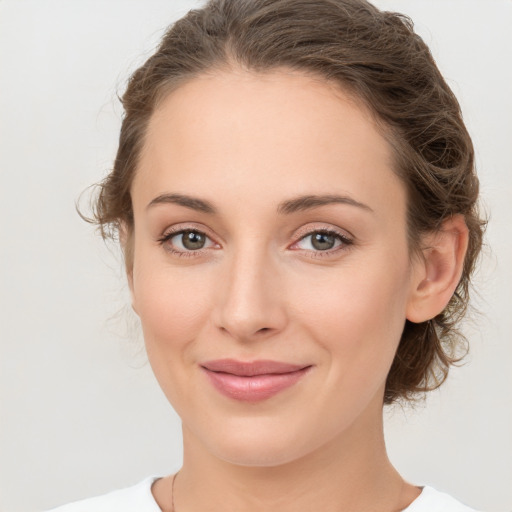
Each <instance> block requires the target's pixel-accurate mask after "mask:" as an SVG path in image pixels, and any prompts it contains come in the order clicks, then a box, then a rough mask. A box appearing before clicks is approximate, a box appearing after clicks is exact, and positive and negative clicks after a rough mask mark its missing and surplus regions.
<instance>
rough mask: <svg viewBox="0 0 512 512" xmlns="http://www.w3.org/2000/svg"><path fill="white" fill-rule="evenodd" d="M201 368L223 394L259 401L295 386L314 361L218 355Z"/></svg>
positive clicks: (248, 400)
mask: <svg viewBox="0 0 512 512" xmlns="http://www.w3.org/2000/svg"><path fill="white" fill-rule="evenodd" d="M201 368H202V370H203V371H204V372H205V374H206V375H207V376H208V378H209V381H210V383H211V384H212V385H213V386H214V387H215V388H216V389H217V391H219V392H220V393H222V394H223V395H225V396H227V397H229V398H233V399H235V400H241V401H244V402H258V401H261V400H266V399H268V398H270V397H272V396H274V395H277V394H278V393H280V392H281V391H284V390H285V389H287V388H289V387H291V386H293V385H294V384H295V383H297V382H298V381H299V380H300V379H301V378H302V377H303V376H304V375H305V374H306V373H307V372H308V371H309V370H310V369H311V365H297V364H290V363H283V362H280V361H270V360H259V361H250V362H244V361H237V360H235V359H218V360H215V361H207V362H205V363H202V364H201Z"/></svg>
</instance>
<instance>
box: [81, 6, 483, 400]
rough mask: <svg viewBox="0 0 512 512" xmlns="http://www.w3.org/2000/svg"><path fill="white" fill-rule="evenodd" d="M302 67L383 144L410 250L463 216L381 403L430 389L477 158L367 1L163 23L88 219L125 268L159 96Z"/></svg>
mask: <svg viewBox="0 0 512 512" xmlns="http://www.w3.org/2000/svg"><path fill="white" fill-rule="evenodd" d="M235 68H243V69H249V70H252V71H254V72H261V73H264V72H267V71H272V70H277V69H278V68H288V69H293V70H297V71H302V72H304V73H306V74H311V75H314V76H317V77H319V78H323V79H325V80H328V81H330V82H333V83H335V84H338V85H339V86H340V87H341V88H342V89H343V90H345V91H346V92H348V93H350V94H352V95H354V96H355V97H357V98H358V99H359V100H361V101H362V102H363V103H364V104H365V105H366V107H367V108H368V109H369V111H370V112H371V113H372V114H373V116H374V118H375V120H376V122H377V123H378V125H379V126H381V127H382V131H383V133H384V135H385V137H386V139H387V140H388V142H389V143H390V145H391V147H392V150H393V155H394V171H395V172H396V174H397V175H398V176H399V177H400V179H401V180H402V181H403V183H404V185H405V187H406V190H407V202H408V204H407V221H408V236H409V246H410V251H411V252H412V251H421V239H422V235H423V234H426V233H429V232H435V231H436V230H439V229H440V227H441V225H442V223H443V222H444V221H445V220H447V219H449V218H450V217H451V216H453V215H455V214H462V215H463V216H464V218H465V221H466V225H467V227H468V228H469V247H468V250H467V253H466V256H465V262H464V268H463V274H462V277H461V279H460V282H459V284H458V286H457V289H456V291H455V293H454V295H453V296H452V298H451V300H450V302H449V304H448V305H447V307H446V308H445V309H444V311H442V312H441V313H440V314H439V315H437V316H436V317H435V318H433V319H431V320H428V321H426V322H422V323H412V322H410V321H408V320H407V321H406V323H405V327H404V330H403V334H402V337H401V340H400V344H399V346H398V350H397V353H396V356H395V358H394V361H393V364H392V366H391V369H390V372H389V374H388V377H387V382H386V389H385V395H384V403H385V404H390V403H392V402H395V401H397V400H399V399H406V400H409V399H414V398H416V397H418V396H420V395H423V394H424V392H426V391H429V390H431V389H435V388H437V387H438V386H440V385H441V383H442V382H444V380H445V379H446V377H447V374H448V370H449V368H450V366H451V365H452V364H454V363H456V362H457V361H459V360H460V359H461V354H463V353H465V349H466V343H465V339H464V337H463V336H462V334H461V333H460V332H459V330H458V329H457V327H458V325H459V322H460V319H461V318H462V316H463V315H464V314H465V312H466V309H467V305H468V300H469V293H468V289H469V285H470V278H471V275H472V272H473V269H474V267H475V262H476V260H477V256H478V254H479V252H480V248H481V245H482V235H483V229H484V225H485V223H484V221H483V220H481V218H480V217H479V213H478V203H477V199H478V179H477V176H476V173H475V169H474V150H473V145H472V142H471V138H470V136H469V134H468V132H467V129H466V127H465V125H464V122H463V119H462V115H461V110H460V106H459V103H458V101H457V99H456V97H455V96H454V94H453V92H452V91H451V90H450V88H449V87H448V85H447V84H446V82H445V80H444V79H443V77H442V75H441V73H440V72H439V70H438V68H437V66H436V64H435V62H434V59H433V57H432V55H431V53H430V51H429V49H428V47H427V45H426V44H425V43H424V42H423V40H422V39H421V38H420V36H419V35H417V34H416V33H415V32H414V29H413V23H412V21H411V20H410V19H409V18H408V17H406V16H404V15H402V14H397V13H392V12H385V11H380V10H379V9H377V8H376V7H374V6H373V5H372V4H370V3H368V2H366V1H365V0H210V1H209V2H207V3H206V4H205V5H204V7H203V8H200V9H194V10H191V11H189V12H188V13H187V14H186V15H185V16H184V17H182V18H181V19H179V20H178V21H176V22H175V23H174V24H172V25H171V26H170V27H169V28H168V29H167V31H166V33H165V35H164V36H163V38H162V40H161V43H160V45H159V47H158V48H157V50H156V51H155V53H154V54H153V55H152V56H151V57H150V58H149V59H147V61H146V62H145V63H144V64H143V65H142V66H141V67H140V68H138V69H137V70H136V71H135V72H134V73H133V74H132V75H131V77H130V79H129V81H128V85H127V88H126V91H125V92H124V94H123V96H122V104H123V108H124V117H123V121H122V126H121V132H120V138H119V146H118V151H117V156H116V158H115V162H114V167H113V170H112V171H111V173H110V174H109V175H108V176H107V177H106V178H105V179H104V180H103V181H102V182H101V183H100V184H99V185H98V190H97V195H96V196H95V198H94V202H93V214H92V217H91V218H90V219H89V220H92V222H94V223H97V225H98V226H99V228H100V231H101V233H102V236H103V237H104V238H109V237H110V238H117V236H118V234H119V230H120V228H121V226H122V227H123V230H124V232H125V234H126V238H125V241H124V244H123V250H124V255H125V262H126V265H127V267H128V268H130V266H131V265H132V240H131V237H132V230H133V210H132V201H131V196H130V189H131V185H132V182H133V178H134V175H135V173H136V172H137V164H138V159H139V156H140V153H141V150H142V148H143V146H144V137H145V133H146V129H147V126H148V122H149V119H150V117H151V115H152V113H153V112H154V110H155V108H157V106H158V104H159V102H160V101H161V99H163V98H164V97H165V96H166V95H167V94H169V93H170V92H171V91H172V90H174V89H176V88H177V87H179V86H180V84H183V83H184V82H187V81H189V80H192V79H193V78H194V77H196V76H199V75H201V74H204V73H207V72H212V71H215V70H216V69H219V70H222V69H235Z"/></svg>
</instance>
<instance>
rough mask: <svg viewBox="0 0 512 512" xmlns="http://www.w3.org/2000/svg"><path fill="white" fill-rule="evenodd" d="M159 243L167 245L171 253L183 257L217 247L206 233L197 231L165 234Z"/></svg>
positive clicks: (185, 230)
mask: <svg viewBox="0 0 512 512" xmlns="http://www.w3.org/2000/svg"><path fill="white" fill-rule="evenodd" d="M158 241H159V243H161V244H162V245H165V246H166V249H167V250H169V251H170V252H174V253H177V254H183V255H185V254H186V253H191V252H199V251H201V250H202V249H206V248H208V247H212V246H215V243H214V242H213V241H212V240H211V239H210V238H209V237H208V236H207V235H206V234H205V233H203V232H202V231H199V230H197V229H180V230H179V231H171V232H168V233H166V234H164V235H163V236H162V237H161V238H160V239H159V240H158Z"/></svg>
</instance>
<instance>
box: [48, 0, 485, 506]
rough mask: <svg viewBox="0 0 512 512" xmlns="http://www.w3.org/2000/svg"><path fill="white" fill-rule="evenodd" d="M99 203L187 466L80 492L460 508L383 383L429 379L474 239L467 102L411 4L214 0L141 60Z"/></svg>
mask: <svg viewBox="0 0 512 512" xmlns="http://www.w3.org/2000/svg"><path fill="white" fill-rule="evenodd" d="M123 106H124V108H125V112H126V115H125V118H124V120H123V125H122V129H121V135H120V141H119V149H118V154H117V157H116V161H115V165H114V169H113V172H112V173H111V174H110V175H109V176H108V177H107V178H106V180H105V181H104V182H103V183H102V184H101V187H100V191H99V195H98V199H97V203H96V209H95V216H94V220H95V221H96V222H97V223H98V224H99V226H100V228H101V230H102V234H103V236H105V237H107V236H117V235H119V239H120V242H121V245H122V248H123V251H124V256H125V263H126V272H127V277H128V282H129V287H130V291H131V296H132V306H133V309H134V310H135V312H136V313H137V314H138V316H139V317H140V320H141V324H142V328H143V332H144V338H145V343H146V348H147V353H148V357H149V360H150V363H151V366H152V368H153V371H154V373H155V375H156V377H157V379H158V381H159V383H160V386H161V387H162V389H163V391H164V393H165V395H166V396H167V398H168V399H169V402H170V403H171V404H172V405H173V407H174V408H175V410H176V411H177V412H178V414H179V415H180V417H181V419H182V423H183V440H184V458H183V467H182V469H181V470H180V471H179V472H178V473H177V474H175V475H170V476H166V477H162V478H156V477H151V478H148V479H146V480H145V481H144V482H142V483H141V484H139V485H138V486H135V487H133V488H130V489H125V490H122V491H116V492H114V493H111V494H109V495H106V496H103V497H98V498H92V499H90V500H86V501H84V502H79V503H75V504H71V505H68V506H64V507H63V508H59V509H57V510H59V511H77V510H88V511H92V510H102V511H105V510H138V511H144V510H147V511H150V510H151V511H157V510H163V511H175V512H186V511H205V510H212V511H213V510H229V511H240V510H244V511H245V510H247V511H251V510H255V511H256V510H262V511H263V510H264V511H272V510H278V509H279V510H280V511H288V510H290V511H292V510H293V511H295V512H296V511H302V510H304V511H305V510H308V511H309V510H322V511H325V512H329V511H340V510H353V511H356V510H379V511H399V510H407V511H408V512H418V511H422V510H429V511H435V510H443V511H445V510H446V511H448V510H450V511H469V510H471V509H469V508H468V507H466V506H464V505H462V504H461V503H459V502H458V501H456V500H455V499H454V498H451V497H449V496H447V495H446V494H443V493H439V492H437V491H436V490H434V489H432V488H430V487H423V488H422V487H418V486H416V485H413V484H411V483H408V482H407V481H405V480H404V479H403V478H402V477H401V476H400V475H399V474H398V472H397V471H396V470H395V469H394V468H393V466H392V465H391V463H390V462H389V459H388V457H387V454H386V448H385V444H384V436H383V427H382V410H383V405H385V404H391V403H393V402H396V401H400V400H412V399H414V398H415V397H416V396H417V395H418V394H421V393H424V392H425V391H428V390H430V389H434V388H436V387H438V386H439V385H440V384H441V383H442V382H443V381H444V379H445V378H446V376H447V372H448V369H449V367H450V365H451V364H452V363H453V362H455V361H456V360H457V357H458V354H459V352H460V351H459V350H458V347H459V345H460V339H459V338H458V336H457V332H456V330H455V327H456V324H457V321H458V320H459V319H460V317H461V316H462V314H463V313H464V309H465V307H466V305H467V301H468V286H469V282H470V276H471V273H472V270H473V267H474V263H475V259H476V257H477V255H478V252H479V250H480V246H481V240H482V225H483V223H482V221H481V220H480V219H479V217H478V212H477V196H478V181H477V178H476V176H475V173H474V165H473V148H472V144H471V140H470V138H469V135H468V133H467V131H466V129H465V127H464V124H463V122H462V119H461V114H460V109H459V105H458V103H457V100H456V99H455V97H454V95H453V94H452V92H451V91H450V89H449V88H448V86H447V85H446V83H445V81H444V80H443V78H442V77H441V75H440V73H439V71H438V69H437V67H436V66H435V63H434V61H433V59H432V57H431V55H430V53H429V51H428V49H427V47H426V46H425V44H424V43H423V41H422V40H421V39H420V38H419V37H418V36H417V35H416V34H414V32H413V30H412V26H411V23H410V22H409V20H408V19H407V18H405V17H403V16H400V15H397V14H390V13H385V12H381V11H379V10H377V9H376V8H375V7H373V6H372V5H370V4H368V3H367V2H365V1H362V0H320V1H319V0H315V1H304V0H251V1H245V0H212V1H210V2H209V3H208V4H207V5H206V6H205V7H204V8H203V9H199V10H196V11H191V12H190V13H188V14H187V15H186V16H185V17H184V18H182V19H181V20H179V21H178V22H177V23H175V24H174V25H173V26H172V27H171V28H170V29H169V30H168V32H167V33H166V35H165V36H164V38H163V40H162V42H161V45H160V47H159V48H158V50H157V51H156V53H155V54H154V55H153V56H152V57H150V58H149V59H148V61H147V62H146V63H145V64H144V65H143V66H142V67H141V68H139V69H138V70H137V71H136V72H135V73H134V74H133V76H132V77H131V79H130V82H129V85H128V88H127V90H126V92H125V94H124V96H123Z"/></svg>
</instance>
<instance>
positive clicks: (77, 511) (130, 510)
mask: <svg viewBox="0 0 512 512" xmlns="http://www.w3.org/2000/svg"><path fill="white" fill-rule="evenodd" d="M158 478H160V477H158V476H150V477H148V478H146V479H144V480H143V481H142V482H140V483H138V484H137V485H134V486H132V487H127V488H125V489H119V490H117V491H112V492H109V493H108V494H104V495H103V496H96V497H95V498H88V499H86V500H81V501H75V502H74V503H70V504H68V505H63V506H61V507H57V508H54V509H52V510H49V511H48V512H161V510H160V507H159V506H158V505H157V504H156V501H155V499H154V498H153V494H152V493H151V485H152V484H153V482H154V481H155V480H158ZM402 512H476V511H475V510H474V509H472V508H469V507H467V506H466V505H463V504H462V503H460V502H459V501H457V500H456V499H454V498H452V497H451V496H450V495H449V494H446V493H444V492H439V491H436V490H435V489H434V488H432V487H429V486H425V487H423V491H422V492H421V494H420V495H419V496H418V497H417V498H416V499H415V500H414V501H413V502H412V503H411V504H410V505H409V506H408V507H407V508H406V509H404V510H403V511H402Z"/></svg>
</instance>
